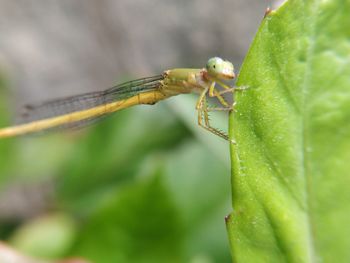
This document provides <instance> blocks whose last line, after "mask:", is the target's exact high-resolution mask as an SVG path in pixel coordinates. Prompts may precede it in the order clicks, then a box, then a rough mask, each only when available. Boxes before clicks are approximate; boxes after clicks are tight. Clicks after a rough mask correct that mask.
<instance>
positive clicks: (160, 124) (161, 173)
mask: <svg viewBox="0 0 350 263" xmlns="http://www.w3.org/2000/svg"><path fill="white" fill-rule="evenodd" d="M0 92H1V96H0V100H1V103H0V107H1V109H2V110H1V112H0V122H1V126H2V127H3V126H6V125H8V124H9V123H10V120H9V119H10V118H9V113H8V109H9V108H8V106H9V105H6V102H7V101H8V100H7V98H8V95H7V94H6V89H5V87H4V83H2V86H1V87H0ZM185 97H186V96H185ZM194 105H195V96H193V97H191V95H189V97H188V98H185V99H183V98H182V97H179V98H174V99H172V100H171V101H170V102H169V103H167V102H164V103H159V104H156V105H154V106H152V107H150V106H138V107H135V108H132V109H128V110H124V111H121V112H118V113H117V114H115V115H113V116H111V117H109V118H107V119H106V120H104V121H102V122H101V123H99V124H97V125H94V126H92V127H90V128H88V129H84V130H81V131H80V130H79V131H74V132H68V133H58V134H44V135H39V136H37V135H35V136H26V137H20V138H12V139H6V140H2V141H1V143H0V159H1V162H0V171H1V173H0V182H1V184H0V193H4V192H6V191H5V190H7V189H11V186H13V185H16V184H21V183H25V184H27V185H28V184H29V185H32V186H35V185H39V187H38V191H39V192H40V191H46V190H45V189H40V182H43V181H44V182H47V181H49V182H52V183H53V185H54V187H53V189H54V190H53V191H54V192H53V193H51V194H50V198H49V199H48V200H47V209H45V210H44V211H42V212H41V213H39V214H36V215H35V216H34V218H32V219H31V218H26V217H24V218H23V217H19V218H16V217H14V216H13V217H12V218H8V217H5V219H4V218H2V217H1V213H0V229H1V231H0V235H1V238H2V239H6V240H7V241H8V242H9V243H10V244H11V245H13V246H14V247H15V248H17V249H19V251H22V252H24V253H26V254H28V255H31V256H35V257H39V258H47V259H57V258H64V257H69V256H82V257H83V258H86V259H89V260H91V261H92V262H96V263H99V262H101V263H103V262H193V263H200V262H203V263H207V262H230V255H229V248H228V242H227V237H226V232H225V226H224V216H225V215H226V214H227V213H228V212H229V210H230V200H229V198H230V195H229V190H230V180H229V166H228V161H227V159H225V157H227V156H228V150H229V149H228V145H227V143H226V142H224V141H221V139H220V138H216V137H213V136H212V135H211V134H207V133H206V132H205V131H201V130H200V128H198V127H197V124H196V114H195V111H194ZM225 119H226V116H224V115H223V116H221V117H220V116H219V125H223V124H224V123H225V122H226V121H225ZM193 131H195V133H193ZM223 156H224V157H223ZM34 189H35V188H34ZM0 196H1V195H0ZM28 200H30V198H28ZM0 202H1V200H0ZM22 205H24V206H30V205H31V203H30V202H29V201H28V203H25V201H24V203H23V204H22ZM62 218H63V219H62Z"/></svg>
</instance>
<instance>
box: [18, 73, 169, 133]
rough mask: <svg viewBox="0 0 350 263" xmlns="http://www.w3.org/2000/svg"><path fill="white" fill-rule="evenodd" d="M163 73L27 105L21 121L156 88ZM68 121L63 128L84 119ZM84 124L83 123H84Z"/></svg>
mask: <svg viewBox="0 0 350 263" xmlns="http://www.w3.org/2000/svg"><path fill="white" fill-rule="evenodd" d="M163 78H164V77H163V75H157V76H153V77H147V78H142V79H137V80H132V81H128V82H125V83H122V84H119V85H117V86H114V87H112V88H109V89H107V90H104V91H97V92H90V93H85V94H80V95H76V96H71V97H66V98H61V99H57V100H51V101H47V102H44V103H41V104H37V105H27V106H26V107H25V111H24V112H23V121H22V123H28V122H32V121H37V120H43V119H48V118H52V117H56V116H60V115H65V114H69V113H73V112H78V111H82V110H87V109H91V108H94V107H97V106H101V105H105V104H108V103H111V102H114V101H120V100H123V99H127V98H130V97H132V96H134V95H136V94H139V93H142V92H147V91H152V90H156V89H157V88H158V87H159V84H160V81H161V80H162V79H163ZM97 118H102V116H97V117H96V118H93V119H89V120H86V123H91V122H94V121H95V120H96V119H97ZM80 122H81V123H80V124H79V122H75V123H69V124H68V125H65V126H62V127H63V128H71V127H79V126H81V124H83V125H84V121H80ZM84 126H85V125H84Z"/></svg>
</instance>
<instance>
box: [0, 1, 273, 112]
mask: <svg viewBox="0 0 350 263" xmlns="http://www.w3.org/2000/svg"><path fill="white" fill-rule="evenodd" d="M271 5H272V1H268V0H218V1H210V0H202V1H200V0H193V1H188V0H180V1H164V0H136V1H128V0H119V1H113V0H98V1H97V0H74V1H72V0H45V1H42V0H41V1H40V0H0V36H1V37H0V72H5V76H6V77H8V78H9V81H10V83H11V88H12V89H11V91H10V94H9V99H10V100H12V105H14V106H13V107H14V108H13V109H11V110H17V111H18V110H19V109H20V107H21V105H23V104H25V103H29V102H37V101H41V100H44V99H49V98H54V97H61V96H67V95H73V94H77V93H80V92H88V91H93V90H99V89H105V88H107V87H110V86H111V85H113V84H116V83H118V82H120V81H124V80H126V79H129V78H138V77H143V76H147V75H152V74H157V73H159V72H161V71H163V70H165V69H168V68H173V67H203V66H204V65H205V63H206V61H207V59H208V58H209V57H212V56H222V57H224V58H226V59H229V60H231V61H232V62H233V63H234V64H235V65H238V66H239V65H240V64H241V63H242V59H243V57H244V55H245V53H246V51H247V49H248V47H249V43H250V42H251V40H252V38H253V36H254V34H255V32H256V30H257V28H258V26H259V23H260V21H261V19H262V17H263V15H264V11H265V9H266V8H267V7H268V6H271Z"/></svg>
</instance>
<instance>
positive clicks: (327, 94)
mask: <svg viewBox="0 0 350 263" xmlns="http://www.w3.org/2000/svg"><path fill="white" fill-rule="evenodd" d="M349 13H350V3H349V1H347V2H345V1H340V0H339V1H336V0H333V1H332V0H328V1H316V0H315V1H301V0H300V1H287V2H285V4H284V5H283V6H282V7H280V8H279V9H278V10H277V11H275V12H273V13H272V14H270V15H269V16H268V17H267V18H266V19H265V20H264V21H263V23H262V25H261V27H260V29H259V32H258V33H257V36H256V38H255V40H254V42H253V44H252V46H251V49H250V51H249V53H248V55H247V57H246V60H245V62H244V64H243V67H242V70H241V73H240V76H239V80H238V83H237V84H238V86H240V85H244V86H249V87H250V89H249V90H247V91H245V92H241V93H238V92H237V93H236V101H237V106H236V113H234V114H233V115H232V116H231V119H230V127H231V128H230V132H231V135H232V137H234V138H235V140H236V141H237V145H234V146H232V149H231V150H232V151H231V158H232V167H233V169H232V188H233V189H232V198H233V209H234V211H233V213H232V214H231V216H230V219H229V220H228V225H227V226H228V231H229V236H230V242H231V250H232V254H233V258H234V261H235V262H315V261H318V260H323V261H324V262H332V260H334V259H335V258H336V259H339V260H343V259H344V261H340V262H347V261H349V259H350V252H349V250H348V249H347V248H348V247H349V246H350V243H349V242H350V238H349V236H350V231H349V230H348V229H349V228H347V226H346V224H345V222H346V219H348V218H350V205H349V204H348V201H349V200H350V191H347V190H346V188H347V187H348V185H349V184H350V178H349V172H348V171H350V165H349V163H348V162H346V160H350V153H349V152H350V151H349V149H350V141H349V139H350V125H349V121H350V106H349V105H350V41H349V39H350V31H349V30H348V29H349V28H350V20H349V19H348V15H347V14H349ZM334 240H337V242H336V243H337V244H335V243H334ZM332 242H333V243H332Z"/></svg>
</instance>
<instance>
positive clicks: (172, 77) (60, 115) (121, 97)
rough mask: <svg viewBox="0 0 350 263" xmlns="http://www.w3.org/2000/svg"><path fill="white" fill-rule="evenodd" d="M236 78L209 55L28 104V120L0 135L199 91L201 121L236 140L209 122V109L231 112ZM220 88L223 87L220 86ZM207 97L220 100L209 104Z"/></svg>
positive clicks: (79, 121)
mask: <svg viewBox="0 0 350 263" xmlns="http://www.w3.org/2000/svg"><path fill="white" fill-rule="evenodd" d="M234 78H235V73H234V67H233V64H232V63H231V62H229V61H226V60H223V59H221V58H219V57H214V58H210V59H209V60H208V62H207V64H206V67H205V68H202V69H193V68H175V69H169V70H166V71H164V72H163V74H161V75H156V76H153V77H146V78H141V79H137V80H132V81H128V82H125V83H122V84H119V85H117V86H114V87H112V88H109V89H107V90H105V91H97V92H91V93H85V94H80V95H76V96H72V97H67V98H61V99H57V100H52V101H47V102H43V103H41V104H37V105H29V106H27V107H26V111H27V112H26V114H25V117H26V122H25V123H23V124H19V125H16V126H11V127H5V128H2V129H0V138H5V137H12V136H17V135H23V134H28V133H35V132H39V131H45V130H50V129H53V128H70V127H82V126H85V125H87V124H88V123H91V122H94V121H96V120H98V119H101V118H103V117H104V116H107V115H108V114H111V113H113V112H116V111H119V110H121V109H125V108H128V107H131V106H134V105H138V104H155V103H156V102H158V101H161V100H164V99H167V98H169V97H172V96H175V95H178V94H184V93H193V92H195V93H199V98H198V101H197V103H196V109H197V111H198V124H199V126H201V127H203V128H204V129H206V130H208V131H210V132H212V133H213V134H215V135H218V136H220V137H221V138H223V139H225V140H228V141H230V142H231V143H234V141H232V140H230V139H229V137H228V135H227V134H226V133H224V132H223V131H220V130H218V129H216V128H214V127H212V126H211V125H210V121H209V112H210V111H231V110H232V109H233V104H229V103H228V102H227V101H226V99H225V98H224V96H223V94H225V93H228V92H231V93H233V92H234V91H236V90H244V89H245V87H231V86H229V85H228V84H226V82H225V81H227V80H231V79H234ZM218 87H220V89H218ZM207 96H209V97H215V98H217V99H218V101H219V104H220V105H219V106H218V107H208V105H207Z"/></svg>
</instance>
